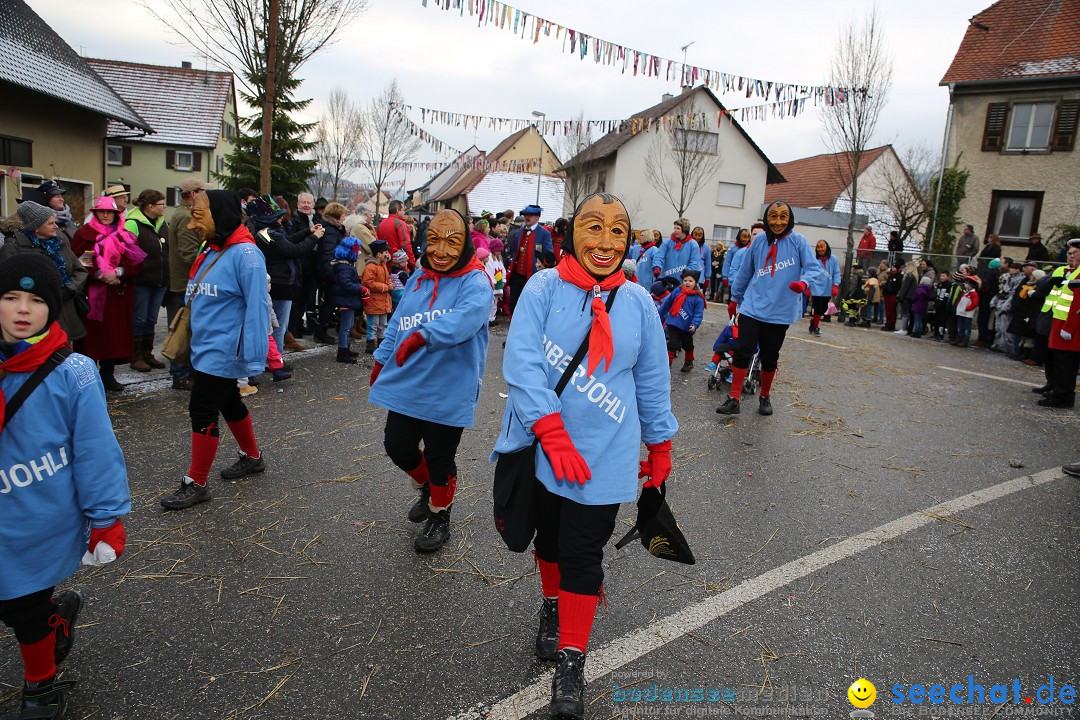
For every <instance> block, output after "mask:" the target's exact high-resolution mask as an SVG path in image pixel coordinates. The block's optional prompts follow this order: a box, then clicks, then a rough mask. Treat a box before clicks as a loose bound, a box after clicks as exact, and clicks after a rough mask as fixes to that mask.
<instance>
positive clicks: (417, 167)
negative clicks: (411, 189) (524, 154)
mask: <svg viewBox="0 0 1080 720" xmlns="http://www.w3.org/2000/svg"><path fill="white" fill-rule="evenodd" d="M539 161H540V159H539V158H529V159H528V160H504V161H502V162H494V161H487V160H485V159H484V156H483V155H479V156H476V157H459V158H457V159H456V160H451V161H449V162H396V163H381V164H382V165H383V166H384V167H387V168H391V169H392V170H402V171H404V172H407V173H408V172H436V171H439V170H443V169H445V168H448V167H454V168H459V169H472V170H483V171H484V172H495V171H503V172H518V173H528V174H533V175H535V174H536V166H537V163H539ZM359 162H360V165H361V166H363V167H368V168H375V167H377V166H378V165H380V163H379V161H378V160H361V161H359Z"/></svg>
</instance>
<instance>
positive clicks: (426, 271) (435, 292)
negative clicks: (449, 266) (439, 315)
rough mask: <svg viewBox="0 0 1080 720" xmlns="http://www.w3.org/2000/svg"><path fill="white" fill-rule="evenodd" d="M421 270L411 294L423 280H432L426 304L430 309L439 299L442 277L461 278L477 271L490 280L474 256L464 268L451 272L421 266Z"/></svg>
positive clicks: (418, 287)
mask: <svg viewBox="0 0 1080 720" xmlns="http://www.w3.org/2000/svg"><path fill="white" fill-rule="evenodd" d="M421 269H422V270H423V272H422V273H420V277H418V278H417V279H416V287H414V288H413V292H416V291H417V290H419V289H420V283H422V282H424V281H425V280H433V281H434V282H435V287H434V288H432V290H431V302H429V303H428V308H432V307H434V306H435V298H437V297H439V280H440V279H442V278H444V277H461V276H462V275H464V274H465V273H470V272H472V271H473V270H479V271H480V272H482V273H484V277H487V278H488V281H490V280H491V278H490V277H488V274H487V271H486V270H484V266H483V265H481V264H480V261H479V260H477V259H476V256H475V255H473V256H472V257H471V258H469V262H467V263H465V265H464V267H462V268H461V269H459V270H451V271H449V272H444V273H441V272H436V271H434V270H432V269H430V268H426V267H423V266H421Z"/></svg>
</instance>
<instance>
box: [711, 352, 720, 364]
mask: <svg viewBox="0 0 1080 720" xmlns="http://www.w3.org/2000/svg"><path fill="white" fill-rule="evenodd" d="M712 361H713V365H719V364H720V353H713V354H712Z"/></svg>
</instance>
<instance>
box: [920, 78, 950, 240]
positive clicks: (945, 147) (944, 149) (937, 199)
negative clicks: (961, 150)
mask: <svg viewBox="0 0 1080 720" xmlns="http://www.w3.org/2000/svg"><path fill="white" fill-rule="evenodd" d="M954 87H955V83H949V113H948V115H947V116H946V118H945V137H944V138H942V140H941V167H940V168H938V184H937V192H935V193H934V214H933V216H932V218H931V220H930V232H929V233H928V235H927V237H929V239H930V247H933V246H934V232H935V231H936V230H937V227H936V226H937V214H938V206H939V205H940V203H941V185H942V182H943V180H944V178H945V156H946V154H947V153H948V151H949V133H950V132H952V117H953V88H954Z"/></svg>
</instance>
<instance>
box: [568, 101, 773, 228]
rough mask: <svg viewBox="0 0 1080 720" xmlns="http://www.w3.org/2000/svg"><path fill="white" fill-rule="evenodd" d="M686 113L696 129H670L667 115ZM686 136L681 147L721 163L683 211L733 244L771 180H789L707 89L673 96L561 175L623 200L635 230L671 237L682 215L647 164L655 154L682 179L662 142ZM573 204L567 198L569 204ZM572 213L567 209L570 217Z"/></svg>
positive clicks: (594, 146) (595, 146)
mask: <svg viewBox="0 0 1080 720" xmlns="http://www.w3.org/2000/svg"><path fill="white" fill-rule="evenodd" d="M680 115H683V116H686V117H687V118H689V117H690V116H693V121H692V124H687V126H686V128H685V129H679V128H676V129H671V128H670V126H669V125H666V124H665V123H668V122H669V120H665V118H672V117H675V116H680ZM686 122H687V123H689V122H690V121H689V120H687V121H686ZM682 132H685V133H686V136H685V137H686V140H685V141H684V144H683V145H682V147H684V148H689V147H696V148H699V149H700V152H701V153H703V154H706V155H709V156H712V157H713V158H715V160H714V161H711V162H710V163H709V164H710V165H711V166H712V168H711V171H710V172H709V173H707V175H708V177H705V178H703V181H702V183H701V186H700V189H699V190H698V192H697V193H696V194H695V195H694V196H693V198H692V199H691V201H690V203H689V204H688V206H687V207H686V210H685V212H684V213H683V214H684V215H685V216H686V218H687V219H689V220H690V222H691V224H692V225H700V226H701V227H702V228H703V229H704V230H705V236H706V237H707V238H713V239H716V240H723V241H724V242H725V243H727V242H729V241H731V240H733V239H734V237H735V235H736V234H738V231H739V228H744V227H749V226H750V225H751V224H753V222H754V221H755V220H757V219H758V218H759V212H760V208H761V203H762V201H763V199H764V197H765V184H766V182H783V180H784V178H783V175H781V173H780V172H779V171H778V170H777V168H776V167H775V166H774V165H773V164H772V162H770V160H769V158H768V157H766V156H765V153H763V152H762V151H761V148H759V147H758V146H757V144H756V143H755V142H754V141H753V139H751V137H750V136H749V135H748V134H747V132H746V131H745V130H744V129H743V128H742V126H741V125H739V123H738V122H737V121H736V120H735V119H734V118H733V117H731V115H729V114H727V112H726V110H725V108H724V106H723V105H722V104H721V103H720V100H718V99H717V97H716V96H715V95H714V94H713V93H712V92H711V91H710V90H709V89H708V88H706V87H696V88H684V89H683V91H682V93H680V94H679V95H675V96H673V95H666V96H665V97H664V99H663V100H662V101H661V102H660V103H659V104H657V105H654V106H652V107H650V108H648V109H646V110H642V111H641V112H639V113H636V114H635V115H633V116H632V117H631V119H630V120H628V121H627V122H626V123H624V124H623V126H622V127H621V128H619V130H617V131H612V132H610V133H608V134H606V135H604V136H603V137H602V138H600V139H599V140H598V141H596V142H595V143H593V144H592V145H590V146H589V147H588V148H586V149H585V150H584V151H582V152H581V153H579V154H578V155H577V156H576V157H573V158H570V159H569V160H568V161H567V162H566V164H565V165H564V166H563V169H562V172H563V173H564V174H567V176H568V177H573V176H576V177H577V179H578V181H579V182H580V183H581V184H582V186H583V191H584V192H586V193H587V192H593V191H604V192H609V193H613V194H614V195H617V196H618V197H619V198H620V199H621V200H622V201H623V203H624V204H625V205H626V208H627V210H628V211H629V212H630V216H631V221H632V223H633V225H634V227H637V228H643V227H647V228H656V229H659V230H660V231H661V232H662V233H664V235H665V236H666V235H667V233H669V232H670V231H671V227H672V224H673V223H674V221H675V220H676V219H677V217H678V216H677V215H676V212H675V209H674V208H673V206H672V204H671V203H669V202H668V200H667V199H665V197H664V195H663V193H662V192H660V191H658V190H657V188H656V187H654V184H653V183H652V182H651V181H650V180H649V175H648V173H647V172H646V163H647V161H648V158H649V156H650V153H652V155H653V157H654V158H658V159H660V160H661V161H662V162H664V163H665V173H666V175H667V177H670V178H679V177H681V174H680V173H679V171H678V170H677V168H676V167H675V164H674V159H673V157H672V153H671V152H670V151H668V150H665V148H664V146H663V144H664V143H666V142H669V141H670V138H671V136H672V134H673V133H682ZM674 182H679V181H678V180H674ZM572 203H573V201H572V200H570V199H568V200H567V205H568V206H569V205H571V204H572ZM570 209H571V208H569V207H567V212H569V210H570Z"/></svg>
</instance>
